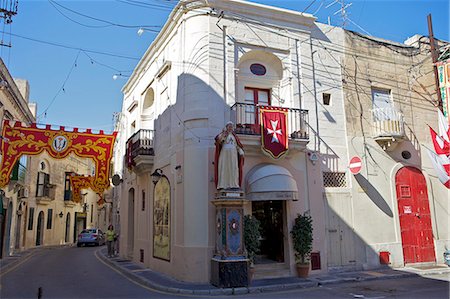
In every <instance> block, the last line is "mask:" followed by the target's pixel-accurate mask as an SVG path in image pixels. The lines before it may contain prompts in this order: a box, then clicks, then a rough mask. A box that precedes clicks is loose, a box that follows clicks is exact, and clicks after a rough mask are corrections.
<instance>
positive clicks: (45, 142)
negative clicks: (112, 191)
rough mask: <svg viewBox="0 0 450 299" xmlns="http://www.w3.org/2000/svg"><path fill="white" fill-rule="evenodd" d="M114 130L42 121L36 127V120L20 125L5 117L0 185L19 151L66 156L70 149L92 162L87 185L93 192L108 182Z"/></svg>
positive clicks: (99, 189)
mask: <svg viewBox="0 0 450 299" xmlns="http://www.w3.org/2000/svg"><path fill="white" fill-rule="evenodd" d="M116 135H117V132H114V133H113V134H112V135H108V134H104V132H103V131H100V133H99V134H94V133H92V131H91V130H90V129H87V130H86V132H78V129H77V128H74V129H73V131H65V130H64V127H60V128H59V130H53V129H51V126H50V125H46V126H45V129H41V128H38V127H37V125H36V124H31V126H30V127H23V126H22V124H21V123H20V122H15V124H14V125H11V124H10V122H9V121H8V120H5V121H4V123H3V131H2V136H3V138H4V140H2V141H3V142H2V146H1V149H2V154H3V159H2V162H1V168H0V187H4V186H6V185H7V184H8V182H9V178H10V175H11V171H12V169H13V167H14V165H15V164H16V162H17V161H18V160H19V158H20V156H22V155H29V156H32V155H39V154H41V153H42V152H43V151H47V153H48V154H49V155H50V156H51V157H53V158H55V159H63V158H66V157H67V156H68V155H69V154H70V153H73V154H75V155H77V156H78V157H81V158H91V159H92V160H93V161H94V163H95V171H96V172H95V176H94V177H93V181H92V186H91V189H92V190H93V191H94V192H96V193H102V192H103V191H105V190H106V189H107V188H109V186H110V182H109V168H110V163H111V159H112V154H113V147H114V141H115V139H116Z"/></svg>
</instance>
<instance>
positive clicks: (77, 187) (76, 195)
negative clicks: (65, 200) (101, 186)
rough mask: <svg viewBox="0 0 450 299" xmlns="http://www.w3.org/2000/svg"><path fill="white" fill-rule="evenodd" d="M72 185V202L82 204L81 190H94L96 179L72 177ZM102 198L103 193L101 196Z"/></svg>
mask: <svg viewBox="0 0 450 299" xmlns="http://www.w3.org/2000/svg"><path fill="white" fill-rule="evenodd" d="M69 180H70V185H72V201H74V202H77V203H78V202H81V189H89V188H90V189H93V184H94V180H95V178H94V177H93V176H84V175H71V176H70V177H69ZM99 196H101V193H100V194H99Z"/></svg>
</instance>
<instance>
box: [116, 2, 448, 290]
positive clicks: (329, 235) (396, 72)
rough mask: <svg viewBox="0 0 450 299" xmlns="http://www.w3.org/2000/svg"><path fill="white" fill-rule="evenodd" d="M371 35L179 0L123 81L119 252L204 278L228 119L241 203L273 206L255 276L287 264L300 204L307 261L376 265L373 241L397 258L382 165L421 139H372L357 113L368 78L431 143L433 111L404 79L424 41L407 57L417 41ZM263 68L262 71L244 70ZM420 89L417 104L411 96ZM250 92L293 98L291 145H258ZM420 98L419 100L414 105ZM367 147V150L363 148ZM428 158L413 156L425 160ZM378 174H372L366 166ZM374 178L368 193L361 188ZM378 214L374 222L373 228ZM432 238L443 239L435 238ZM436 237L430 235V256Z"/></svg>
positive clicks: (259, 9)
mask: <svg viewBox="0 0 450 299" xmlns="http://www.w3.org/2000/svg"><path fill="white" fill-rule="evenodd" d="M368 43H369V42H368V39H367V38H364V37H359V38H357V36H356V35H354V34H353V33H351V32H347V31H344V30H343V29H341V28H337V27H332V26H328V25H325V24H320V23H317V22H315V18H314V17H313V16H311V15H308V14H301V13H298V12H294V11H287V10H283V9H278V8H275V7H268V6H264V5H259V4H254V3H250V2H246V1H238V0H233V1H222V0H214V1H213V0H210V1H182V2H181V3H179V4H178V5H177V6H176V7H175V9H174V10H173V12H172V14H171V15H170V17H169V20H168V21H167V23H166V24H165V26H164V27H163V29H162V30H161V32H160V34H159V35H158V37H157V38H156V39H155V41H154V42H153V43H152V44H151V45H150V47H149V49H148V50H147V52H146V53H145V55H144V56H143V57H142V59H141V61H140V62H139V64H138V65H137V67H136V69H135V70H134V72H133V74H132V76H131V77H130V79H129V81H128V82H127V84H126V85H125V86H124V88H123V93H124V99H123V106H122V111H121V113H120V114H119V116H118V118H117V119H118V122H117V129H118V131H119V135H118V140H117V144H116V148H115V156H114V172H115V173H116V174H119V175H120V177H121V178H122V182H121V183H120V184H119V185H118V186H117V187H116V188H115V190H114V192H113V194H114V198H115V199H117V200H118V201H119V202H120V204H119V211H118V212H119V213H118V215H117V220H119V219H120V229H121V243H120V252H121V255H122V256H124V257H128V258H131V259H133V260H134V261H136V262H141V263H142V264H143V265H145V266H146V267H149V268H151V269H155V270H157V271H160V272H163V273H165V274H167V275H170V276H172V277H175V278H177V279H180V280H184V281H192V282H207V281H209V280H210V279H211V258H212V257H213V255H214V252H215V247H216V210H215V207H214V205H213V204H212V202H211V201H212V200H213V199H214V198H215V196H216V191H217V190H216V188H215V184H214V164H213V162H214V136H216V135H217V134H218V133H219V132H220V131H221V130H222V128H223V127H224V125H225V123H227V122H228V121H230V120H231V121H233V122H234V123H235V124H236V125H237V128H236V132H237V134H238V136H239V138H240V140H241V142H242V143H243V145H244V150H245V165H244V171H243V172H244V180H243V186H242V189H243V192H244V197H245V198H247V199H251V200H249V201H248V202H247V203H245V204H244V213H245V214H253V215H255V216H258V215H260V216H261V215H263V217H264V214H266V215H269V214H270V213H272V214H270V215H272V216H273V217H274V219H278V220H277V221H278V222H277V223H272V225H273V226H274V227H276V229H277V230H278V231H277V233H273V232H272V233H273V234H271V235H270V236H271V237H272V238H274V239H273V240H276V242H274V243H273V244H275V243H276V244H278V245H279V248H278V249H277V250H278V251H277V252H276V253H275V254H273V252H265V253H266V254H265V255H264V254H262V257H261V258H262V259H263V260H264V259H267V260H269V262H270V263H269V264H270V265H269V268H268V269H267V268H264V267H261V266H260V268H259V269H258V268H257V270H256V274H257V276H258V275H260V276H261V277H264V276H265V277H267V276H268V275H267V274H268V273H269V274H270V273H272V274H273V273H275V275H276V276H283V275H294V273H295V258H294V252H293V248H292V240H291V237H290V234H289V232H290V230H291V228H292V225H293V220H294V218H295V217H296V216H297V214H299V213H303V212H305V211H308V212H309V213H310V214H311V215H312V218H313V225H314V241H313V253H314V254H313V269H312V270H313V273H321V272H327V271H329V270H332V269H341V270H344V269H361V268H364V267H366V268H370V267H379V266H380V261H379V257H378V255H379V252H380V251H389V252H390V253H391V256H392V264H393V265H400V264H402V263H399V261H401V260H402V258H401V247H399V244H400V243H399V241H398V240H399V239H398V238H399V234H398V229H399V228H398V221H397V220H396V218H395V217H396V215H395V207H394V206H393V205H392V203H393V201H394V199H393V198H394V196H395V184H394V185H392V182H391V181H390V180H391V178H390V177H392V173H394V172H393V171H394V170H393V169H394V167H399V165H400V164H401V161H400V160H399V158H398V155H401V152H402V151H404V149H402V148H403V147H405V148H408V149H411V150H412V148H411V147H412V146H413V145H414V146H415V147H418V146H419V145H418V144H419V143H417V142H409V143H408V142H403V143H401V144H400V145H399V146H398V149H399V150H400V149H402V150H401V151H400V152H399V153H397V152H393V155H394V156H393V157H396V159H397V160H395V161H394V159H393V158H392V157H391V156H390V154H389V153H388V151H387V150H385V149H383V148H387V147H391V146H392V145H393V144H394V143H395V142H389V140H387V139H385V140H379V141H375V139H374V138H373V137H374V136H373V135H372V133H371V132H372V126H373V124H372V120H371V119H372V118H371V117H372V114H370V113H368V112H367V111H368V109H371V108H372V107H371V103H372V102H371V97H372V92H371V86H372V85H371V84H372V83H370V82H371V81H370V80H372V81H373V80H376V84H375V85H373V86H376V87H378V88H381V89H383V90H384V89H389V90H392V94H393V95H398V97H396V98H395V101H399V102H400V101H401V102H402V106H401V107H402V109H403V110H405V113H410V114H408V115H407V116H406V118H405V119H408V117H411V118H410V119H411V121H412V119H414V120H416V118H420V119H421V120H420V122H418V123H417V124H420V129H414V130H417V131H419V130H420V133H419V132H417V133H415V132H414V131H412V132H411V131H408V135H407V136H411V135H415V136H416V137H415V138H417V140H423V141H424V142H427V143H429V139H427V137H426V136H427V135H426V134H427V133H426V132H425V131H424V130H423V123H424V122H426V121H429V124H430V125H435V122H436V119H435V118H434V117H433V115H436V114H435V113H434V112H432V111H433V107H432V106H430V105H429V103H428V102H423V101H422V100H421V97H420V96H417V95H413V94H412V93H413V91H412V89H411V88H410V87H411V86H412V85H414V86H415V88H417V84H413V83H411V80H412V79H413V78H412V77H411V75H410V73H409V72H408V70H410V68H411V67H412V66H413V65H414V64H415V63H417V62H418V61H422V60H420V59H419V57H423V58H425V57H427V56H426V53H425V52H424V53H421V54H420V55H419V54H418V55H419V56H417V57H415V58H411V57H409V58H405V57H407V55H406V56H405V55H403V54H402V53H401V52H402V51H405V52H408V51H409V52H415V51H416V52H417V51H419V52H421V51H420V50H417V49H416V48H414V47H409V46H407V45H396V44H394V43H391V42H386V41H385V45H384V46H377V47H374V46H373V45H372V44H370V45H368ZM373 43H375V42H373ZM360 48H361V49H360ZM364 51H366V52H364ZM359 53H361V54H359ZM359 55H362V56H361V57H360V56H359ZM408 59H409V60H408ZM416 59H417V60H416ZM355 65H356V67H355ZM261 66H263V68H264V72H263V74H262V73H255V72H254V71H252V68H253V67H257V68H259V69H261ZM363 66H364V70H362V67H363ZM369 69H370V70H374V69H375V72H376V75H375V72H372V73H370V72H369ZM427 74H428V73H427ZM370 76H375V77H370ZM427 76H429V75H427ZM417 79H418V80H423V78H417ZM355 82H356V83H355ZM393 84H394V85H395V86H394V85H393ZM407 90H409V91H411V92H409V93H408V92H407ZM417 93H419V94H422V93H421V91H420V90H418V91H417ZM268 99H270V100H268ZM417 100H418V101H419V102H418V103H417V105H418V106H416V104H412V103H415V101H417ZM256 104H266V105H267V104H270V105H272V106H279V107H284V108H287V109H288V110H289V119H290V121H291V123H289V125H288V131H289V132H288V133H289V136H290V139H289V152H288V154H287V155H285V156H284V157H283V158H281V159H278V160H274V159H272V158H270V157H269V156H267V155H265V154H263V152H262V151H261V141H260V140H261V137H260V135H259V132H258V131H257V129H255V125H258V123H257V121H256V119H257V118H255V115H257V116H258V106H257V105H256ZM406 107H410V108H409V109H410V110H409V111H408V112H406ZM424 107H425V108H426V109H428V110H426V113H424V114H423V116H422V115H420V116H419V115H418V114H417V111H419V110H423V109H424ZM416 109H417V111H415V110H416ZM413 112H414V117H413V116H412V114H411V113H413ZM433 113H434V114H433ZM413 123H414V122H411V124H413ZM408 124H409V123H408ZM361 126H362V127H361ZM256 127H257V126H256ZM402 140H403V139H402ZM410 140H413V139H410ZM391 141H392V140H391ZM396 141H399V140H396ZM380 144H381V145H380ZM391 148H392V147H391ZM369 149H370V154H371V155H372V156H373V155H375V154H376V155H377V156H376V158H372V157H369V153H368V152H366V153H365V152H364V151H368V150H369ZM355 154H360V155H362V156H363V157H364V159H365V160H363V161H364V167H363V171H362V172H361V176H362V177H363V181H362V183H361V182H357V181H356V179H355V177H354V176H353V175H351V174H350V172H349V170H348V165H349V160H350V157H351V156H353V155H355ZM421 157H422V155H420V157H419V156H418V155H417V154H416V155H415V156H414V155H413V158H411V161H416V162H414V163H418V161H419V160H420V159H422V158H421ZM371 159H372V160H373V161H376V163H371V162H370V160H371ZM425 160H426V158H423V162H421V163H423V164H424V165H426V167H428V168H429V167H430V165H429V161H425ZM420 161H422V160H420ZM369 162H370V163H369ZM366 165H368V167H369V169H367V167H366ZM375 168H376V170H375ZM386 169H390V170H389V175H386V174H385V173H384V171H385V170H386ZM428 171H431V169H429V170H428ZM375 172H377V178H376V179H372V177H370V178H367V176H366V174H367V173H371V175H372V174H374V173H375ZM152 174H153V175H155V176H154V177H155V178H156V177H161V176H163V177H164V178H165V179H167V180H168V182H169V186H170V188H168V191H166V193H165V196H168V197H169V201H170V205H168V206H169V207H170V208H169V210H168V211H167V214H168V215H170V217H169V218H168V219H170V220H169V221H168V222H167V223H168V224H166V226H165V227H164V229H165V234H164V238H166V239H165V240H169V241H168V243H165V244H166V245H167V248H168V250H169V251H170V254H169V256H170V257H169V258H164V259H161V258H159V257H158V256H159V253H157V254H155V249H154V248H155V244H156V243H157V241H158V240H157V239H156V236H157V235H158V236H159V234H160V231H159V226H158V228H157V227H155V225H156V224H157V222H158V220H155V219H157V217H156V216H155V215H157V214H158V215H159V213H160V211H159V210H157V209H158V207H159V202H160V199H161V198H160V197H161V195H160V194H159V193H158V194H157V195H155V194H156V193H155V188H156V187H157V186H158V185H155V184H154V183H153V182H152ZM363 174H364V175H363ZM281 177H282V178H283V179H281ZM256 178H257V180H260V183H259V184H255V183H254V182H255V180H256ZM430 180H431V181H433V182H434V184H436V182H435V179H434V178H433V179H430ZM366 181H369V182H374V183H372V185H370V186H369V185H368V184H367V183H366ZM156 184H159V183H156ZM262 185H263V186H264V188H262V187H261V186H262ZM369 187H370V190H369V189H368V188H369ZM392 188H394V189H392ZM374 189H375V190H377V193H376V194H377V196H378V197H377V200H379V201H377V202H374V201H373V196H371V192H373V190H374ZM444 191H445V190H443V189H442V188H440V187H439V186H436V188H434V187H433V190H431V189H430V190H429V193H430V194H432V195H433V196H434V197H435V198H438V197H439V196H441V195H439V194H443V193H442V192H444ZM436 192H438V193H436ZM436 196H438V197H436ZM371 198H372V200H371ZM439 198H442V197H439ZM386 200H387V201H388V202H386ZM430 200H431V199H430ZM439 200H441V199H439ZM155 202H158V206H156V205H155ZM440 203H441V204H444V203H443V202H440ZM274 210H276V211H277V213H278V214H273V213H274V212H271V211H274ZM439 213H441V214H439V215H438V214H436V215H435V216H433V219H434V220H433V221H434V222H435V223H439V224H438V225H439V226H442V225H443V221H444V220H443V219H448V215H446V214H445V213H444V214H445V215H444V214H442V213H443V212H439ZM369 215H374V216H373V217H369ZM437 219H439V220H437ZM158 225H159V224H158ZM433 225H435V224H433ZM377 226H379V227H380V230H381V229H382V231H376V232H375V230H374V229H373V228H374V227H377ZM371 228H372V229H371ZM442 230H443V231H445V230H446V229H444V228H442ZM161 236H162V235H161ZM159 238H160V240H163V239H162V237H159ZM439 238H441V237H437V238H436V240H439ZM442 238H443V237H442ZM437 243H439V244H441V243H442V244H443V243H444V238H443V240H442V241H436V244H437ZM273 244H272V245H273ZM378 244H382V245H383V246H381V245H380V246H378ZM384 245H386V246H384ZM262 246H263V245H262ZM400 246H401V245H400ZM441 247H442V245H439V246H436V256H437V257H438V259H439V258H440V254H439V252H440V251H439V250H440V248H441ZM264 250H265V249H264ZM438 261H439V260H438ZM257 266H258V265H257ZM258 272H259V274H258Z"/></svg>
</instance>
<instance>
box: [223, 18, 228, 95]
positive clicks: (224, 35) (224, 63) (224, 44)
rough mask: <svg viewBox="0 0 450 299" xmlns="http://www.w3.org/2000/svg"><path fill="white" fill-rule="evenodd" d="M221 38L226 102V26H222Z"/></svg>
mask: <svg viewBox="0 0 450 299" xmlns="http://www.w3.org/2000/svg"><path fill="white" fill-rule="evenodd" d="M222 39H223V101H224V102H225V103H227V102H228V101H227V26H223V28H222Z"/></svg>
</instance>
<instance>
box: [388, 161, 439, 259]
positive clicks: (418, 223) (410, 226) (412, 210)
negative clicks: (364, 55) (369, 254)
mask: <svg viewBox="0 0 450 299" xmlns="http://www.w3.org/2000/svg"><path fill="white" fill-rule="evenodd" d="M395 186H396V190H397V200H398V214H399V217H400V230H401V236H402V246H403V258H404V261H405V264H410V263H423V262H434V261H436V258H435V254H434V243H433V230H432V227H431V215H430V206H429V203H428V192H427V184H426V181H425V178H424V176H423V174H422V172H421V171H420V170H418V169H417V168H414V167H403V168H402V169H400V170H399V171H398V172H397V175H396V176H395Z"/></svg>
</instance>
